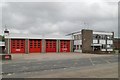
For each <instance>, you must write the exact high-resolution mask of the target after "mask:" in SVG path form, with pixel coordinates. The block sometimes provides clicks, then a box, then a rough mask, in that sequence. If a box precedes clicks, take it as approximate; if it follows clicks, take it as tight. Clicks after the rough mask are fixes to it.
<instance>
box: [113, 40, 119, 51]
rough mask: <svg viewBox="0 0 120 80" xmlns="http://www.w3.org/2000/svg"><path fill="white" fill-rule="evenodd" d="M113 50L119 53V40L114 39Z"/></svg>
mask: <svg viewBox="0 0 120 80" xmlns="http://www.w3.org/2000/svg"><path fill="white" fill-rule="evenodd" d="M114 49H115V50H119V52H120V38H114Z"/></svg>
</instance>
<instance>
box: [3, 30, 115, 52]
mask: <svg viewBox="0 0 120 80" xmlns="http://www.w3.org/2000/svg"><path fill="white" fill-rule="evenodd" d="M4 33H5V34H4V36H5V52H6V53H8V54H11V53H12V54H19V53H20V54H29V53H50V52H52V53H59V52H67V53H68V52H82V53H112V52H113V51H114V43H113V40H114V32H104V31H93V30H89V29H82V30H80V31H77V32H73V33H70V34H68V35H67V36H55V35H51V36H48V35H31V34H12V33H9V31H7V30H6V31H5V32H4Z"/></svg>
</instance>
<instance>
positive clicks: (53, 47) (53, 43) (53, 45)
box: [46, 40, 56, 52]
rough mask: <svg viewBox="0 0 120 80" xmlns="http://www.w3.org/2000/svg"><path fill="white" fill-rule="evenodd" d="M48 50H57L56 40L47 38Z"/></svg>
mask: <svg viewBox="0 0 120 80" xmlns="http://www.w3.org/2000/svg"><path fill="white" fill-rule="evenodd" d="M46 52H56V40H46Z"/></svg>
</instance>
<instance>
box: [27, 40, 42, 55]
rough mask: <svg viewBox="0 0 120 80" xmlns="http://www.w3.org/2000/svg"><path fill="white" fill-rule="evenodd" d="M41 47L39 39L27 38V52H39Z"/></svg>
mask: <svg viewBox="0 0 120 80" xmlns="http://www.w3.org/2000/svg"><path fill="white" fill-rule="evenodd" d="M41 48H42V42H41V40H40V39H30V40H29V52H30V53H40V52H41Z"/></svg>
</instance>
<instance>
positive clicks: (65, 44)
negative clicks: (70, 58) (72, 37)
mask: <svg viewBox="0 0 120 80" xmlns="http://www.w3.org/2000/svg"><path fill="white" fill-rule="evenodd" d="M60 52H70V41H69V40H61V41H60Z"/></svg>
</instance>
